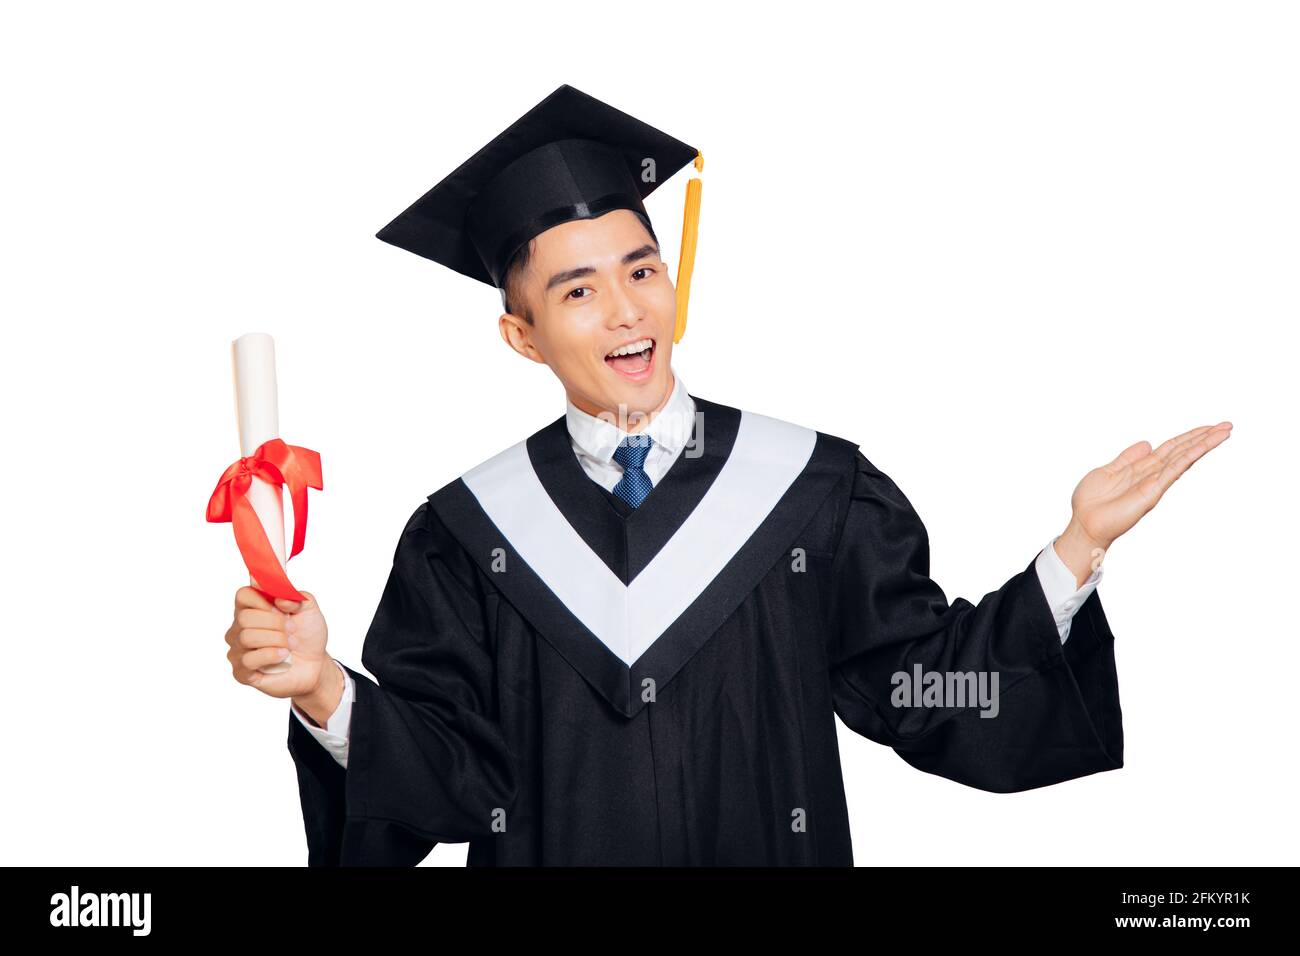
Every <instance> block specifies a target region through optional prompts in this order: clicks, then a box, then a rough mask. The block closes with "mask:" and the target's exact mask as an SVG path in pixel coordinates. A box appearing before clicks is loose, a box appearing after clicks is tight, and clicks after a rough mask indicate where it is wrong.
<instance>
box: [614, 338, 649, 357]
mask: <svg viewBox="0 0 1300 956" xmlns="http://www.w3.org/2000/svg"><path fill="white" fill-rule="evenodd" d="M652 345H654V340H653V339H640V340H638V341H636V342H629V343H628V344H627V345H623V346H620V347H618V348H616V349H614V351H612V352H610V353H609V354H608V355H606V356H605V358H614V357H616V356H619V355H635V354H636V353H637V352H644V351H645V350H646V349H648V348H650V346H652Z"/></svg>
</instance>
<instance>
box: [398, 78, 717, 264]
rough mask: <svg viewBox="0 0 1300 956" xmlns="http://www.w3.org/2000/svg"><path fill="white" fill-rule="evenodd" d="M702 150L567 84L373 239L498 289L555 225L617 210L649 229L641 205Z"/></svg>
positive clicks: (518, 120)
mask: <svg viewBox="0 0 1300 956" xmlns="http://www.w3.org/2000/svg"><path fill="white" fill-rule="evenodd" d="M697 154H698V151H697V150H696V149H695V148H694V147H692V146H688V145H686V144H685V143H683V142H681V141H680V140H678V139H674V138H673V137H672V136H669V135H668V134H666V133H662V132H660V131H659V130H657V129H655V128H654V127H653V126H650V125H648V124H646V123H643V122H642V121H641V120H639V119H636V118H635V117H633V116H629V115H628V114H627V113H624V112H622V111H621V110H617V109H615V108H614V107H612V106H610V105H609V104H607V103H602V102H601V101H600V100H598V99H596V98H595V97H592V96H588V95H587V94H586V93H583V92H582V91H581V90H576V89H574V88H573V87H572V86H568V85H567V84H566V85H564V86H561V87H559V88H558V89H557V90H555V92H553V93H551V94H550V95H549V96H547V97H546V99H544V100H542V101H541V102H540V103H538V104H537V105H536V106H534V107H533V108H532V109H530V110H529V111H528V112H527V113H525V114H524V115H523V116H521V117H519V119H517V120H515V121H514V122H513V123H511V124H510V126H508V127H507V128H506V129H505V130H504V131H503V132H501V133H500V134H499V135H497V136H496V137H495V138H494V139H493V140H492V141H491V142H490V143H488V144H487V145H486V146H484V147H483V148H482V149H480V150H479V151H478V152H477V153H475V154H474V155H473V156H471V157H470V158H469V159H467V160H466V161H465V162H464V163H462V164H461V165H460V166H459V167H457V168H456V169H455V170H454V171H453V172H452V173H451V174H450V175H448V176H447V177H446V178H445V179H443V180H442V181H441V182H440V183H438V184H437V185H436V186H434V187H433V188H432V189H430V190H429V191H428V192H427V193H425V194H424V195H423V196H421V197H420V198H419V199H417V200H416V201H415V202H414V203H413V204H412V205H411V206H410V207H409V208H408V209H406V210H405V211H404V212H403V213H402V214H401V215H399V216H398V217H397V218H396V219H394V220H393V221H392V222H390V223H389V224H388V225H386V226H385V227H384V228H383V229H381V230H379V232H378V233H376V235H377V237H378V238H380V239H382V240H384V242H388V243H392V244H393V245H395V246H398V247H400V248H402V249H406V250H408V251H409V252H414V253H415V254H416V255H420V256H424V257H425V258H426V259H432V260H433V261H434V262H438V263H441V264H442V265H445V266H447V267H448V268H451V269H455V270H456V271H457V272H459V273H461V274H463V275H467V276H469V277H470V278H471V279H478V280H479V281H480V282H486V283H488V284H489V285H493V286H496V287H498V288H500V287H501V286H502V284H503V283H504V281H505V270H506V266H507V265H508V264H509V262H510V259H511V257H512V256H513V255H514V253H515V252H516V251H518V249H519V247H520V246H522V245H523V244H524V243H526V242H528V240H530V239H532V238H533V237H535V236H537V235H539V234H540V233H542V232H545V231H546V230H547V229H550V228H551V227H552V226H557V225H559V224H560V223H562V222H569V221H571V220H574V219H594V218H596V217H598V216H602V215H604V214H605V213H607V212H610V211H611V210H614V209H628V210H631V211H633V212H635V213H637V214H638V215H639V216H641V217H642V218H644V219H645V220H646V222H647V223H649V216H648V215H647V213H646V211H645V206H644V205H643V203H642V200H643V199H644V198H645V197H646V196H648V195H650V193H652V192H654V190H655V187H656V186H658V185H659V184H660V183H661V182H663V181H664V180H666V179H668V178H669V177H671V176H672V175H673V174H674V173H675V172H677V171H678V170H679V169H681V168H682V167H684V166H686V165H687V164H689V163H691V162H693V161H696V157H697ZM702 162H703V161H702V159H701V160H699V161H698V162H697V166H699V165H700V164H702Z"/></svg>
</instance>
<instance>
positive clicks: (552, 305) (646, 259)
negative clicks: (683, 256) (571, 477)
mask: <svg viewBox="0 0 1300 956" xmlns="http://www.w3.org/2000/svg"><path fill="white" fill-rule="evenodd" d="M517 288H518V290H519V292H520V293H522V297H523V298H524V300H525V301H526V303H527V305H528V307H529V308H530V309H531V312H532V317H533V324H532V325H529V324H528V323H526V322H525V321H524V320H523V319H522V318H521V317H519V316H515V315H511V314H510V313H506V314H504V315H502V316H501V319H500V327H501V336H502V338H504V339H505V340H506V342H507V344H509V345H510V346H511V348H513V349H514V350H515V351H516V352H519V353H520V354H521V355H524V356H525V357H527V358H530V359H532V360H533V361H535V362H544V363H546V364H547V365H548V366H550V368H551V371H552V372H554V373H555V375H556V377H557V378H559V380H560V381H561V383H563V385H564V389H565V391H566V392H567V393H568V396H569V400H570V401H572V402H573V404H575V405H576V406H578V408H580V409H582V410H583V411H585V412H587V413H588V414H591V415H600V414H601V413H610V414H613V415H615V416H620V415H621V416H623V419H622V420H619V419H616V421H615V423H616V424H619V425H620V426H621V427H623V428H625V429H627V430H630V431H634V430H636V429H637V427H639V424H643V423H644V421H642V422H638V421H637V418H638V417H640V416H642V415H645V414H646V413H649V412H653V411H655V410H657V409H658V408H659V407H660V406H661V405H663V403H664V402H665V401H666V400H667V398H668V395H669V393H670V392H671V390H672V384H673V381H672V373H671V371H670V370H669V360H670V358H671V356H672V350H673V328H674V325H675V323H676V320H677V296H676V292H675V290H674V289H673V284H672V282H671V281H670V280H669V278H668V269H667V267H666V266H665V265H664V262H663V260H662V259H661V258H660V257H659V250H658V249H657V248H655V242H654V240H653V239H652V238H651V237H650V234H649V233H648V232H647V231H646V228H645V226H643V225H642V224H641V220H640V219H638V218H637V216H636V215H635V214H634V213H632V212H630V211H628V210H626V209H617V210H614V211H613V212H609V213H606V214H605V215H603V216H601V217H600V218H598V219H577V220H574V221H572V222H565V223H561V224H560V225H558V226H553V227H552V228H550V229H548V230H546V231H545V232H543V233H541V234H540V235H539V236H537V238H536V239H535V240H534V249H533V254H532V258H531V260H530V261H529V263H528V266H527V268H526V269H525V271H524V273H523V275H522V281H521V282H520V283H519V285H518V286H517ZM615 352H619V353H624V354H619V355H614V354H613V353H615ZM627 353H631V354H627ZM629 416H631V417H630V419H629Z"/></svg>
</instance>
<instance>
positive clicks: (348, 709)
mask: <svg viewBox="0 0 1300 956" xmlns="http://www.w3.org/2000/svg"><path fill="white" fill-rule="evenodd" d="M673 379H674V382H673V390H672V393H671V394H670V395H669V396H668V401H667V402H665V403H664V407H663V408H661V409H660V410H659V412H658V414H656V415H655V417H654V418H653V419H652V420H651V422H650V424H649V425H647V426H646V427H645V428H644V429H642V433H643V434H646V435H649V436H650V437H651V438H652V439H653V440H654V445H653V446H652V447H651V448H650V451H649V453H648V454H647V455H646V460H645V464H644V465H643V466H642V467H643V468H644V469H645V473H646V474H647V475H649V476H650V481H651V482H653V483H654V484H656V485H657V484H658V483H659V479H660V478H662V477H663V476H664V475H665V474H667V473H668V469H669V468H670V467H671V466H672V464H673V462H675V461H676V460H677V456H678V455H679V454H681V452H682V450H683V449H684V448H685V447H686V445H687V444H688V443H689V441H690V437H691V427H692V425H693V424H694V419H695V402H694V401H693V400H692V399H691V396H690V395H688V394H687V392H686V386H685V385H683V384H682V379H681V376H680V375H678V374H677V373H676V372H674V373H673ZM564 417H565V424H566V425H567V426H568V429H569V439H570V441H571V443H572V444H573V452H574V454H575V455H577V456H578V461H579V462H580V463H581V464H582V468H583V471H585V472H586V473H587V474H588V475H589V476H590V477H591V479H592V480H593V481H595V482H597V483H598V484H600V485H601V486H602V487H604V488H605V490H606V491H613V490H614V486H615V485H617V484H618V482H619V479H620V478H622V477H623V466H622V465H620V464H619V463H618V462H616V461H615V460H614V449H616V448H617V447H618V445H619V442H621V441H622V440H623V439H624V438H626V437H627V435H628V432H626V431H623V430H622V429H620V428H619V427H618V425H617V424H615V423H614V422H613V421H607V420H605V419H604V418H598V417H596V416H594V415H589V414H587V413H586V412H584V411H582V410H581V409H579V408H578V407H577V406H575V405H574V404H573V403H572V402H567V403H566V408H565V412H564ZM1055 543H1056V538H1052V540H1051V541H1049V542H1047V544H1046V545H1045V546H1044V547H1043V550H1041V551H1040V552H1038V557H1037V558H1036V559H1035V561H1034V570H1035V571H1037V572H1038V583H1039V584H1040V585H1041V586H1042V588H1043V594H1044V596H1045V597H1046V598H1047V604H1048V606H1049V607H1050V608H1051V610H1052V618H1053V620H1055V621H1056V630H1057V633H1058V634H1060V636H1061V643H1062V644H1064V643H1065V639H1066V638H1067V637H1069V636H1070V623H1071V621H1073V619H1074V615H1075V612H1076V611H1078V610H1079V608H1080V607H1082V606H1083V602H1084V601H1086V600H1088V597H1089V596H1090V595H1091V594H1092V592H1093V591H1094V590H1096V588H1097V584H1098V583H1099V582H1100V581H1101V576H1102V568H1101V567H1098V568H1097V569H1096V570H1095V571H1093V572H1092V575H1091V576H1090V577H1089V578H1088V580H1086V581H1084V582H1083V586H1082V587H1075V577H1074V572H1073V571H1071V570H1070V569H1069V568H1067V567H1066V566H1065V562H1064V561H1062V560H1061V556H1060V555H1059V554H1057V553H1056V548H1054V547H1053V545H1054V544H1055ZM334 664H335V665H336V666H337V667H338V669H339V670H340V671H342V673H343V696H342V698H341V699H340V700H339V705H338V707H336V708H334V713H333V714H331V715H330V718H329V722H328V723H327V724H326V726H325V727H317V726H316V725H315V724H314V723H312V722H311V720H310V719H309V718H307V717H306V715H304V714H303V713H302V712H301V711H299V710H298V707H297V705H296V704H294V703H293V702H292V701H290V704H289V709H290V710H291V711H292V712H293V715H294V716H295V717H297V718H298V719H299V720H300V721H301V722H302V725H303V726H304V727H306V728H307V730H308V731H309V732H310V733H311V735H312V736H313V737H315V738H316V739H317V740H318V741H320V744H321V746H323V747H324V748H325V749H326V750H328V751H329V752H330V754H331V755H332V756H333V757H334V759H335V760H337V761H338V762H339V764H341V765H342V766H343V767H344V768H345V769H346V768H347V765H348V725H349V721H350V720H351V717H352V701H353V698H354V697H355V695H356V687H355V686H354V684H353V681H352V675H350V674H349V673H348V672H347V671H346V670H344V669H343V665H342V664H339V662H338V661H334Z"/></svg>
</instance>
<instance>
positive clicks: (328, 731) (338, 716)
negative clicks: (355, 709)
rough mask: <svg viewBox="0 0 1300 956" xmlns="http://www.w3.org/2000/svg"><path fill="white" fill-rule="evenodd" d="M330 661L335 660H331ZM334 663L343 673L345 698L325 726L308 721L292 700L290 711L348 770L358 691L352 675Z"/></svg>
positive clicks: (340, 701) (341, 699) (343, 697)
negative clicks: (349, 739) (354, 702)
mask: <svg viewBox="0 0 1300 956" xmlns="http://www.w3.org/2000/svg"><path fill="white" fill-rule="evenodd" d="M330 660H334V659H333V658H330ZM334 663H335V664H336V665H337V666H338V669H339V670H340V671H341V672H342V673H343V696H342V697H341V698H339V705H338V706H337V707H335V708H334V713H332V714H330V718H329V720H328V721H327V722H326V724H325V726H324V727H317V726H316V725H315V724H313V723H312V722H311V721H309V720H307V719H306V718H305V717H304V716H303V715H302V714H301V713H299V712H298V708H297V706H295V705H294V703H293V701H292V700H291V701H290V702H289V711H290V712H291V713H292V714H293V715H294V716H295V717H297V718H298V721H299V722H300V723H301V724H302V725H303V726H304V727H306V728H307V732H308V733H309V734H311V735H312V736H313V737H315V738H316V740H317V741H318V742H319V743H320V745H321V746H322V747H324V748H325V749H326V750H328V751H329V752H330V756H332V757H333V758H334V759H335V760H337V761H338V762H339V765H340V766H342V767H343V769H344V770H346V769H347V767H348V725H349V724H350V723H351V720H352V699H353V697H354V696H355V693H356V691H355V688H354V687H353V683H352V675H351V674H349V673H348V672H347V669H346V668H344V666H343V665H342V664H339V662H338V661H334Z"/></svg>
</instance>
